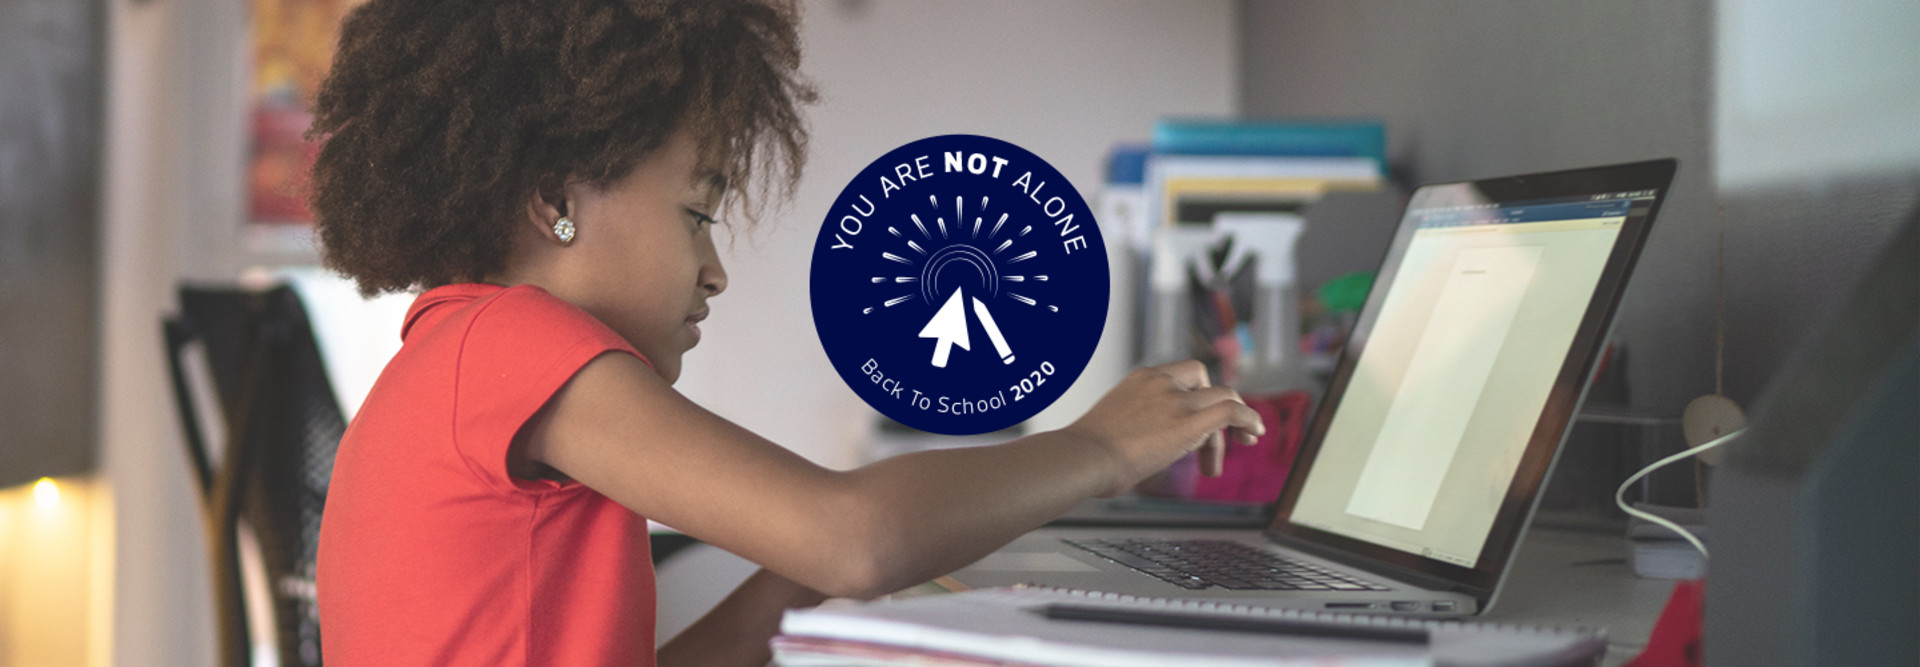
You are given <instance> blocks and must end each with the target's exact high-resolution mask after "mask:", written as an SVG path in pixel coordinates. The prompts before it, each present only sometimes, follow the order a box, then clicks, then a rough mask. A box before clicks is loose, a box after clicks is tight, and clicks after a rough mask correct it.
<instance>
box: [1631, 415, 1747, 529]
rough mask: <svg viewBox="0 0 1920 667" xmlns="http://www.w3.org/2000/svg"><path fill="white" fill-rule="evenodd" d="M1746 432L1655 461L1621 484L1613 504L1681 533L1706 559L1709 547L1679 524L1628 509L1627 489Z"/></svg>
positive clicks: (1632, 514)
mask: <svg viewBox="0 0 1920 667" xmlns="http://www.w3.org/2000/svg"><path fill="white" fill-rule="evenodd" d="M1746 432H1747V429H1744V428H1742V429H1738V430H1736V431H1733V432H1732V433H1728V434H1726V435H1723V436H1720V437H1718V438H1714V439H1712V440H1708V441H1706V442H1703V443H1700V444H1699V445H1695V446H1694V447H1692V448H1689V449H1687V450H1686V451H1683V452H1680V453H1678V454H1674V455H1672V456H1669V457H1667V458H1664V459H1660V460H1658V461H1654V462H1653V465H1650V466H1647V467H1645V468H1641V469H1640V472H1636V473H1634V474H1633V476H1631V477H1628V478H1627V481H1624V482H1621V483H1620V488H1619V489H1618V490H1615V491H1614V492H1613V504H1615V505H1619V506H1620V511H1622V512H1626V513H1627V514H1628V515H1631V516H1636V517H1639V518H1641V519H1642V520H1645V521H1647V522H1648V523H1651V524H1654V525H1656V526H1660V527H1662V528H1666V529H1667V530H1671V531H1673V532H1676V533H1679V534H1680V536H1681V537H1684V538H1687V542H1689V543H1692V544H1693V548H1695V549H1699V550H1700V555H1701V556H1702V557H1706V556H1707V545H1705V544H1701V543H1700V538H1697V537H1694V536H1693V533H1690V532H1687V529H1685V528H1681V527H1680V525H1679V524H1676V523H1674V522H1672V521H1668V520H1666V519H1664V518H1661V517H1658V516H1654V515H1653V514H1651V513H1649V512H1644V511H1641V510H1637V509H1634V508H1632V507H1628V506H1627V487H1630V486H1633V483H1634V482H1638V481H1640V478H1642V477H1646V476H1647V474H1648V473H1651V472H1653V471H1655V470H1659V469H1660V468H1661V467H1662V466H1665V465H1667V464H1669V463H1673V462H1674V461H1678V460H1681V459H1684V458H1687V457H1690V456H1693V455H1695V454H1699V453H1700V452H1704V451H1707V450H1709V449H1713V448H1715V447H1719V446H1720V445H1723V444H1726V443H1727V441H1729V440H1732V439H1734V438H1737V437H1740V434H1742V433H1746Z"/></svg>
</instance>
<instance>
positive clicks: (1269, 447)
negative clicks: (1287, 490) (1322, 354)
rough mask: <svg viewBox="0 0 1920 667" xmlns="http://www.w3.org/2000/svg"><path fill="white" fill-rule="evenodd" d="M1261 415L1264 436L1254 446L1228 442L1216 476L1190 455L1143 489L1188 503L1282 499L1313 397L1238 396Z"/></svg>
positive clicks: (1300, 394) (1300, 393)
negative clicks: (1203, 470)
mask: <svg viewBox="0 0 1920 667" xmlns="http://www.w3.org/2000/svg"><path fill="white" fill-rule="evenodd" d="M1242 398H1243V399H1244V400H1245V401H1246V402H1247V405H1248V406H1250V407H1252V408H1253V409H1254V410H1255V411H1257V412H1259V413H1260V421H1261V422H1262V423H1264V424H1266V426H1267V432H1266V434H1265V435H1262V436H1260V440H1259V441H1258V442H1256V443H1254V444H1253V445H1252V446H1242V445H1238V444H1232V443H1229V444H1228V445H1227V458H1226V465H1225V471H1224V472H1222V473H1221V475H1220V476H1219V477H1207V476H1205V475H1202V474H1200V459H1199V456H1198V455H1195V454H1189V455H1187V456H1186V457H1185V458H1182V459H1180V460H1179V461H1178V462H1175V463H1174V464H1173V465H1172V466H1171V467H1169V468H1167V471H1166V473H1164V475H1163V476H1162V477H1161V479H1160V480H1159V481H1158V483H1156V484H1152V485H1143V487H1142V491H1143V492H1145V493H1148V494H1150V495H1157V496H1170V497H1175V498H1185V499H1188V500H1212V501H1220V502H1245V503H1267V502H1273V501H1274V500H1275V499H1277V498H1279V497H1280V487H1282V486H1284V485H1285V484H1286V483H1287V472H1288V471H1289V470H1291V469H1292V468H1293V458H1294V456H1295V455H1296V454H1298V453H1299V452H1300V439H1301V437H1302V436H1304V435H1305V434H1306V427H1307V419H1309V418H1311V417H1312V413H1311V412H1310V410H1311V409H1312V407H1313V397H1312V396H1310V395H1308V394H1307V392H1304V391H1289V392H1285V393H1281V394H1272V395H1267V396H1245V397H1242Z"/></svg>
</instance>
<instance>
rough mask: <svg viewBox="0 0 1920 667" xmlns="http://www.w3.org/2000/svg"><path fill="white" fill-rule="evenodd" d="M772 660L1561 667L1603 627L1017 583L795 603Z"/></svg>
mask: <svg viewBox="0 0 1920 667" xmlns="http://www.w3.org/2000/svg"><path fill="white" fill-rule="evenodd" d="M1048 605H1066V606H1070V607H1072V608H1078V609H1104V610H1118V611H1123V612H1142V611H1144V612H1150V613H1153V614H1155V615H1160V616H1180V617H1187V618H1193V619H1201V620H1203V621H1207V622H1217V623H1221V624H1223V625H1224V624H1232V623H1233V622H1235V621H1242V622H1252V623H1268V624H1274V623H1288V624H1292V623H1298V624H1302V625H1308V626H1313V627H1333V628H1354V629H1357V630H1358V631H1359V632H1362V633H1371V632H1381V631H1385V632H1397V633H1401V634H1406V633H1424V634H1425V636H1426V640H1425V641H1424V642H1419V643H1414V642H1406V641H1378V640H1366V639H1354V638H1339V637H1318V636H1299V635H1291V634H1273V633H1267V632H1248V631H1231V630H1213V629H1193V628H1171V627H1158V626H1148V625H1134V624H1116V623H1107V622H1093V621H1079V620H1054V619H1049V618H1047V617H1045V616H1043V615H1042V614H1041V613H1040V611H1039V610H1041V609H1044V608H1046V607H1047V606H1048ZM773 650H774V659H775V662H777V663H779V664H781V665H784V666H788V667H794V666H800V665H850V664H852V665H859V664H871V665H885V664H902V663H910V664H916V665H946V664H952V665H976V664H1009V663H1011V664H1029V665H1075V666H1079V665H1085V666H1094V665H1098V666H1101V667H1125V666H1128V665H1156V666H1157V665H1195V666H1214V665H1307V664H1311V665H1382V666H1385V665H1433V664H1440V665H1461V666H1470V665H1569V664H1591V663H1592V662H1593V661H1594V660H1595V659H1596V658H1597V657H1598V656H1600V655H1601V654H1602V653H1603V652H1605V650H1606V637H1605V634H1604V632H1601V631H1597V630H1589V629H1580V628H1553V627H1536V626H1519V625H1498V624H1490V623H1470V622H1460V621H1442V620H1431V619H1417V618H1409V617H1395V616H1355V615H1344V614H1333V613H1325V612H1310V611H1300V610H1293V609H1275V608H1270V607H1257V606H1245V605H1233V604H1225V603H1212V602H1198V601H1190V600H1189V601H1180V600H1168V599H1156V598H1141V597H1134V596H1126V595H1119V594H1114V593H1096V592H1089V591H1080V590H1071V589H1063V588H1049V587H1039V586H1018V587H1008V588H996V589H986V590H976V591H967V592H963V593H954V594H950V595H931V596H924V597H916V598H910V599H906V600H899V601H889V602H874V603H867V604H857V605H849V606H842V607H828V608H815V609H806V610H791V611H788V612H787V613H786V616H785V617H784V618H783V619H782V621H781V624H780V635H779V636H778V637H776V638H774V640H773Z"/></svg>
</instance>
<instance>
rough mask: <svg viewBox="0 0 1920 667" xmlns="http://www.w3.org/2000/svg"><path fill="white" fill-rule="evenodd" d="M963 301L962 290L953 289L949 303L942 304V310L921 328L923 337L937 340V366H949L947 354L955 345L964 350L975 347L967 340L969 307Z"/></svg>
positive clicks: (934, 358) (935, 355)
mask: <svg viewBox="0 0 1920 667" xmlns="http://www.w3.org/2000/svg"><path fill="white" fill-rule="evenodd" d="M963 301H964V299H962V298H961V296H960V290H959V289H955V290H953V296H952V297H951V298H949V299H947V305H944V306H941V307H940V312H937V313H934V314H933V319H931V320H927V326H926V328H924V329H921V330H920V337H921V338H932V339H934V340H935V341H936V342H935V343H934V345H933V365H934V366H935V367H937V368H946V367H947V354H948V353H950V352H952V351H953V346H955V345H959V346H960V349H962V350H971V349H973V347H972V346H971V345H970V344H969V343H970V341H968V340H967V309H966V306H965V305H964V304H963V303H962V302H963Z"/></svg>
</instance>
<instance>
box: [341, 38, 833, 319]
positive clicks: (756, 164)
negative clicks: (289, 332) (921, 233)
mask: <svg viewBox="0 0 1920 667" xmlns="http://www.w3.org/2000/svg"><path fill="white" fill-rule="evenodd" d="M797 23H798V11H797V10H796V9H795V8H794V6H793V5H792V4H791V3H790V2H785V1H782V0H373V1H372V2H369V3H367V4H366V5H363V6H361V7H359V8H358V9H355V10H354V11H353V13H352V14H350V15H349V16H348V17H347V20H346V22H345V24H344V25H343V26H342V29H341V36H340V47H339V51H338V53H337V54H336V56H335V57H334V61H333V67H332V70H331V73H330V74H329V75H328V77H327V80H326V81H325V82H324V83H323V84H322V85H321V87H320V93H319V96H318V99H317V100H316V101H315V118H314V122H313V127H312V129H311V130H310V131H309V135H310V136H312V137H315V138H317V139H319V140H321V141H322V142H323V143H322V144H321V149H320V156H319V160H318V162H317V163H316V164H315V165H314V168H313V181H312V187H313V191H312V205H313V210H314V213H315V216H316V223H315V229H316V232H317V233H318V235H319V239H320V244H321V246H322V247H323V248H324V250H323V253H324V257H325V261H326V263H327V265H328V266H330V267H332V268H334V269H336V270H338V271H340V272H342V273H345V274H346V275H348V276H350V277H352V278H353V279H354V280H355V281H356V282H357V283H358V284H359V287H360V291H361V292H362V293H364V294H368V295H372V294H377V293H381V292H392V291H402V290H408V289H417V288H431V287H436V286H439V285H444V284H448V283H454V282H463V281H473V280H479V279H481V278H482V277H484V276H486V275H488V274H490V273H493V272H496V271H498V270H500V269H501V268H503V264H504V262H505V261H506V258H507V253H508V251H509V250H510V244H511V241H510V239H512V238H513V234H512V231H513V226H514V225H515V224H517V221H518V220H519V219H520V217H521V216H523V215H524V214H525V211H526V203H527V202H528V201H530V198H531V197H534V196H537V192H538V188H540V187H541V186H542V184H547V183H551V182H553V181H554V180H556V179H558V180H564V181H566V182H584V183H588V184H592V185H596V186H605V185H607V184H609V183H611V182H613V181H616V180H618V179H619V178H620V177H622V176H624V175H626V174H627V173H628V172H629V171H630V170H631V169H632V168H633V167H634V165H635V164H636V163H637V162H638V161H639V160H640V159H641V158H643V157H645V156H646V155H647V154H649V153H651V152H652V151H653V150H655V149H657V148H659V147H660V146H661V145H662V144H664V143H665V142H666V140H667V138H668V136H669V135H670V134H672V133H673V132H675V131H678V130H687V131H690V132H692V133H693V136H694V137H695V138H696V139H697V140H698V141H699V142H700V145H701V146H702V159H703V163H704V164H706V165H708V168H709V169H711V170H712V172H713V173H712V176H714V177H716V178H717V179H719V180H720V181H721V182H724V183H727V184H730V185H731V187H729V188H728V190H727V191H728V196H727V204H728V206H729V208H730V210H734V211H737V212H740V213H743V214H744V215H746V216H747V217H749V218H751V217H753V215H754V214H755V213H756V212H757V211H758V208H759V205H760V203H761V202H762V201H763V200H765V199H768V198H772V197H784V196H787V195H790V194H791V193H792V190H793V187H794V184H795V182H796V181H798V179H799V176H800V168H801V165H802V163H803V162H804V161H805V156H806V143H807V130H806V126H805V123H804V121H803V119H802V118H801V116H800V112H799V107H800V106H801V105H802V104H805V103H808V102H811V101H813V99H814V93H813V90H812V88H811V87H810V86H809V85H808V84H807V83H806V82H805V81H803V80H802V79H801V78H800V76H799V74H798V71H797V70H798V67H799V63H800V43H799V36H798V34H797V27H796V25H797ZM756 171H758V172H762V175H761V176H760V177H759V179H758V180H756V179H755V172H756ZM769 172H770V173H769Z"/></svg>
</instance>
